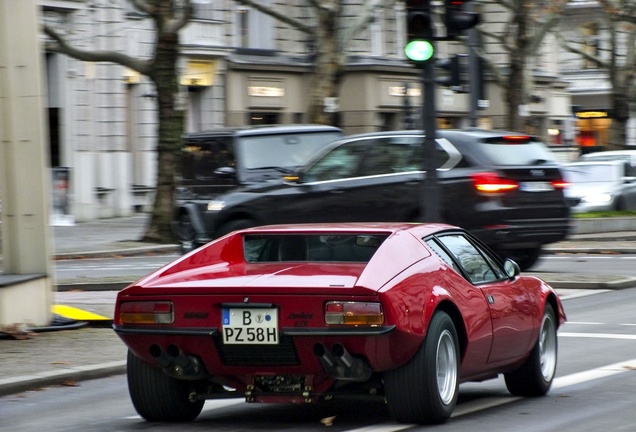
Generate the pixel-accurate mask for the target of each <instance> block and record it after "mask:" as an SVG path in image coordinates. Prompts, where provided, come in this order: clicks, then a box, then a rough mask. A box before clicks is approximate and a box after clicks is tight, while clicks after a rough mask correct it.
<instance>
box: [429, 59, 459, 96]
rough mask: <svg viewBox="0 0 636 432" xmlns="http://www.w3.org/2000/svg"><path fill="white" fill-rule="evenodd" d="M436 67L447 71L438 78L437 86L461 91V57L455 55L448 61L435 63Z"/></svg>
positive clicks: (441, 60)
mask: <svg viewBox="0 0 636 432" xmlns="http://www.w3.org/2000/svg"><path fill="white" fill-rule="evenodd" d="M435 67H437V68H439V69H442V70H444V71H446V73H445V74H444V75H443V76H439V77H437V78H436V80H435V82H436V83H437V84H440V85H443V86H446V87H450V88H451V89H459V88H460V87H461V86H462V84H463V80H462V76H461V75H462V72H463V71H462V64H461V58H460V56H459V55H454V56H452V57H449V58H446V59H440V60H437V61H436V62H435Z"/></svg>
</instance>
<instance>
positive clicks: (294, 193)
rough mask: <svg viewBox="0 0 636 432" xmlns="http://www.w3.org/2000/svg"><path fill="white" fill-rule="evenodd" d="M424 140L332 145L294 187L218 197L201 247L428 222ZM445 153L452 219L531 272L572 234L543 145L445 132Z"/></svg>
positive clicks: (554, 167) (202, 224)
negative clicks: (354, 225) (275, 233)
mask: <svg viewBox="0 0 636 432" xmlns="http://www.w3.org/2000/svg"><path fill="white" fill-rule="evenodd" d="M422 141H423V134H422V133H421V132H417V131H403V132H383V133H374V134H364V135H357V136H350V137H346V138H343V139H341V140H339V141H337V142H334V143H331V144H329V145H328V146H326V147H325V148H324V149H322V150H321V151H320V152H319V153H318V154H316V155H314V157H312V159H311V160H310V161H309V162H308V163H307V164H305V165H304V166H303V167H302V168H300V169H299V170H298V172H297V175H296V176H295V177H294V176H289V177H287V179H288V181H285V182H278V183H274V182H272V183H265V184H264V183H260V184H257V185H252V186H248V187H244V188H241V189H237V190H235V191H233V192H232V193H227V194H224V195H222V196H219V197H218V198H216V199H213V200H210V201H209V202H208V203H207V207H206V209H205V211H202V213H201V214H200V215H199V218H198V219H197V221H196V222H195V221H194V220H193V225H194V228H195V231H196V237H195V242H196V243H198V244H203V243H204V242H206V241H208V240H209V239H211V238H216V237H218V236H220V235H222V234H225V233H227V232H229V231H232V230H234V229H238V228H244V227H248V226H255V225H264V224H271V223H298V222H356V221H359V222H366V221H420V220H421V218H422V214H421V212H420V202H421V201H422V200H421V199H420V196H421V194H422V193H423V188H422V187H421V183H422V179H423V177H424V172H423V171H422V169H421V168H420V167H421V166H422V165H423V164H422V157H421V156H420V155H421V153H422V152H421V149H422V144H421V143H422ZM437 151H438V160H439V163H440V166H441V167H440V168H439V169H438V171H437V172H438V184H439V191H440V200H441V216H442V219H443V222H446V223H449V224H452V225H457V226H461V227H462V228H465V229H467V230H469V231H470V232H472V233H473V234H474V235H475V236H477V237H478V238H479V239H480V240H482V241H483V242H484V243H486V244H487V245H489V246H491V247H492V248H493V249H495V250H496V251H497V252H499V253H500V254H502V255H504V256H506V257H509V258H513V259H514V260H516V261H517V262H518V264H519V265H520V266H521V268H522V269H527V268H529V267H530V266H531V265H532V264H534V263H535V261H536V260H537V258H538V257H539V255H540V251H541V247H542V246H543V245H544V244H546V243H552V242H556V241H560V240H563V239H564V238H565V237H566V236H567V233H568V230H569V224H570V211H569V207H568V205H567V203H566V201H565V199H564V194H563V187H564V182H563V180H562V177H561V172H560V171H559V164H558V161H557V159H556V158H555V156H554V155H553V154H552V153H551V152H550V151H549V149H548V148H547V147H546V146H545V145H544V144H543V143H542V142H541V141H539V140H538V139H536V138H534V137H531V136H527V135H520V134H517V133H509V132H500V131H491V130H440V131H438V139H437ZM424 201H426V200H425V199H424Z"/></svg>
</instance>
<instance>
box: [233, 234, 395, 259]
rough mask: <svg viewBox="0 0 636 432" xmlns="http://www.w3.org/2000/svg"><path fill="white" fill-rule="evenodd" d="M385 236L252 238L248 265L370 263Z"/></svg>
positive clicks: (247, 251)
mask: <svg viewBox="0 0 636 432" xmlns="http://www.w3.org/2000/svg"><path fill="white" fill-rule="evenodd" d="M387 237H388V235H386V234H375V233H374V234H359V233H358V234H340V233H338V234H329V233H327V234H284V235H279V234H249V235H245V236H243V250H244V255H245V261H246V262H250V263H258V262H282V261H304V262H343V261H344V262H368V261H369V260H370V259H371V257H372V256H373V254H374V253H375V252H376V251H377V250H378V248H379V247H380V245H381V244H382V242H383V241H384V240H385V239H386V238H387Z"/></svg>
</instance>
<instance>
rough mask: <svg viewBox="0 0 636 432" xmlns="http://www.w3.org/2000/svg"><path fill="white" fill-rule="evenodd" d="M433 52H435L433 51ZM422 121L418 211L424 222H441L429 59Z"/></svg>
mask: <svg viewBox="0 0 636 432" xmlns="http://www.w3.org/2000/svg"><path fill="white" fill-rule="evenodd" d="M433 52H435V51H434V50H433ZM422 87H423V88H424V91H423V92H422V119H423V126H424V135H425V137H424V143H423V144H424V145H423V146H422V149H423V151H422V153H423V155H422V156H423V168H424V171H425V172H426V177H425V178H424V181H423V182H422V191H421V193H420V209H424V211H423V212H422V215H423V218H424V221H426V222H441V221H442V220H441V212H440V202H441V200H440V191H439V182H438V179H437V167H438V166H439V164H438V163H437V151H436V149H435V138H436V136H437V118H436V112H437V111H436V108H435V87H436V86H435V61H434V58H431V59H430V60H429V61H427V62H424V67H423V68H422Z"/></svg>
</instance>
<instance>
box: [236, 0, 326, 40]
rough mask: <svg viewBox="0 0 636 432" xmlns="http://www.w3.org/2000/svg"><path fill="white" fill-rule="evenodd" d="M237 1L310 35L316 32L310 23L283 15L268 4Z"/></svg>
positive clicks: (245, 0)
mask: <svg viewBox="0 0 636 432" xmlns="http://www.w3.org/2000/svg"><path fill="white" fill-rule="evenodd" d="M233 1H234V2H235V3H239V4H242V5H243V6H249V7H251V8H252V9H256V10H257V11H260V12H263V13H265V14H267V15H270V16H272V17H274V18H276V19H277V20H279V21H282V22H284V23H285V24H288V25H290V26H292V27H294V28H296V29H297V30H300V31H301V32H303V33H306V34H308V35H314V34H315V33H316V30H315V29H314V28H312V27H310V26H308V25H305V24H303V23H302V22H300V21H298V20H295V19H293V18H291V17H289V16H288V15H283V14H281V13H278V12H277V11H275V10H274V9H272V8H270V7H267V6H263V5H262V4H260V3H257V2H254V1H252V0H233Z"/></svg>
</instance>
